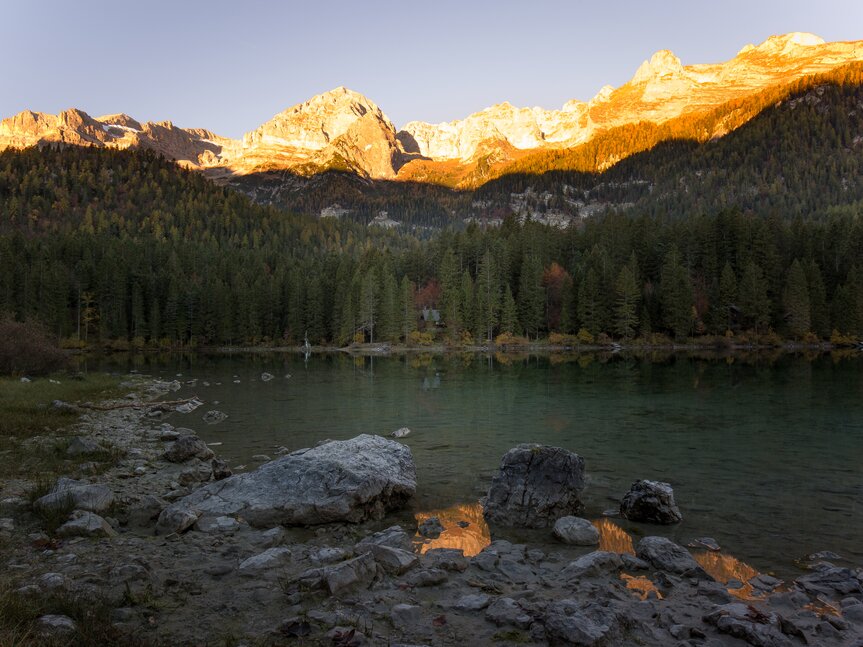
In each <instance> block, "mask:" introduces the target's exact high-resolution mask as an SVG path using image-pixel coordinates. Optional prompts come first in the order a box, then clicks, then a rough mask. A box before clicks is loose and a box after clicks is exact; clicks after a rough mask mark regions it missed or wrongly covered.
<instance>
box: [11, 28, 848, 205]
mask: <svg viewBox="0 0 863 647" xmlns="http://www.w3.org/2000/svg"><path fill="white" fill-rule="evenodd" d="M861 61H863V41H854V42H837V43H825V42H824V41H823V40H822V39H820V38H819V37H817V36H814V35H812V34H806V33H791V34H785V35H781V36H772V37H770V38H768V39H767V40H766V41H764V42H763V43H761V44H760V45H757V46H754V45H747V46H745V47H743V48H742V49H741V50H740V51H739V52H738V53H737V55H736V56H735V57H734V58H732V59H730V60H728V61H726V62H724V63H717V64H702V65H687V66H684V65H682V64H681V62H680V59H678V58H677V57H676V56H675V55H674V54H673V53H672V52H670V51H668V50H662V51H659V52H656V53H655V54H654V55H653V56H652V57H651V58H650V59H649V60H646V61H644V62H643V63H642V64H641V65H640V67H638V69H637V70H636V72H635V74H634V75H633V77H632V79H631V80H630V81H629V82H628V83H626V84H624V85H622V86H621V87H619V88H612V87H610V86H606V87H604V88H602V89H601V90H600V91H599V93H598V94H597V95H596V96H595V97H593V98H592V99H590V100H589V101H586V102H585V101H578V100H572V101H568V102H567V103H566V104H564V105H563V106H562V107H561V108H560V109H557V110H545V109H542V108H517V107H514V106H512V105H510V104H509V103H501V104H498V105H494V106H491V107H489V108H486V109H484V110H481V111H479V112H477V113H474V114H472V115H469V116H468V117H466V118H464V119H461V120H457V121H452V122H449V123H440V124H429V123H425V122H420V121H412V122H410V123H408V124H406V125H405V126H404V127H403V128H402V129H400V130H398V129H397V128H396V127H395V126H394V125H393V123H392V122H391V121H390V120H389V119H388V118H387V116H386V115H385V114H384V112H383V111H382V110H381V109H380V108H379V107H378V106H377V105H376V104H375V103H374V102H372V101H371V100H370V99H368V98H366V97H365V96H363V95H361V94H359V93H357V92H354V91H352V90H349V89H347V88H344V87H339V88H336V89H334V90H331V91H329V92H325V93H323V94H320V95H318V96H315V97H313V98H312V99H310V100H308V101H306V102H305V103H301V104H298V105H296V106H293V107H291V108H289V109H287V110H285V111H284V112H281V113H279V114H277V115H275V116H274V117H273V118H272V119H271V120H270V121H268V122H266V123H264V124H262V125H261V126H260V127H258V128H257V129H255V130H253V131H251V132H248V133H246V134H245V135H244V136H243V138H242V139H241V140H234V139H230V138H227V137H221V136H219V135H217V134H215V133H213V132H211V131H209V130H206V129H187V128H179V127H177V126H175V125H174V124H173V123H171V122H170V121H163V122H147V123H141V122H139V121H137V120H136V119H134V118H132V117H130V116H129V115H126V114H122V113H119V114H112V115H104V116H100V117H91V116H90V115H88V114H87V113H85V112H83V111H81V110H79V109H74V108H73V109H70V110H66V111H64V112H62V113H60V114H58V115H51V114H44V113H39V112H30V111H25V112H22V113H20V114H18V115H15V116H13V117H10V118H7V119H4V120H3V121H2V122H0V150H2V149H4V148H10V147H12V148H21V147H29V146H34V145H44V144H49V143H63V144H73V145H88V146H98V147H110V148H121V149H122V148H145V149H152V150H155V151H157V152H159V153H160V154H162V155H164V156H166V157H168V158H169V159H172V160H175V161H176V162H178V163H179V164H181V165H183V166H186V167H188V168H191V169H195V170H200V171H203V172H205V173H206V175H207V176H208V177H210V178H212V179H214V180H217V181H222V182H231V183H236V182H240V183H242V178H244V177H247V176H254V175H259V174H266V173H272V172H287V173H288V174H289V175H290V176H292V178H293V179H296V178H309V177H312V176H315V175H317V174H320V173H323V172H326V171H345V172H349V173H351V174H355V175H356V176H358V177H359V178H363V179H367V180H403V181H411V182H423V183H433V184H438V185H443V186H448V187H453V188H460V189H461V188H473V187H476V186H479V185H481V184H483V183H484V182H486V181H488V180H489V179H491V178H493V177H497V176H500V175H501V174H504V173H507V172H509V171H510V170H511V169H518V168H519V163H520V161H521V164H522V166H523V164H524V162H523V160H524V159H525V158H529V159H534V160H535V159H537V158H536V155H537V154H540V155H543V154H552V155H558V156H559V154H560V153H561V151H569V150H573V149H578V148H579V147H582V146H585V145H587V144H590V143H591V142H594V141H596V140H597V139H599V138H601V137H602V136H603V135H606V134H608V133H610V132H614V131H615V129H620V128H622V127H627V126H633V125H637V124H645V123H648V124H653V125H662V124H667V123H670V122H673V121H674V120H676V119H680V118H690V119H692V118H697V117H699V116H702V115H707V114H709V113H711V111H716V109H717V108H719V107H721V106H729V105H731V104H733V103H734V102H735V101H740V100H744V99H746V98H748V97H753V96H755V95H758V94H759V93H763V92H765V91H767V90H769V89H771V88H776V87H779V86H786V85H789V84H792V83H794V82H796V81H798V80H800V79H801V78H804V77H807V76H811V75H814V74H819V73H826V72H830V71H831V70H835V69H837V68H839V67H841V66H843V65H847V64H849V63H854V62H861ZM740 121H741V120H740V119H739V118H737V119H735V115H734V114H733V112H731V113H729V114H727V115H724V116H723V118H722V119H714V120H712V122H711V123H710V124H709V127H708V128H707V130H706V131H704V132H701V133H699V134H698V138H699V139H700V140H702V141H703V140H707V139H711V138H716V137H720V136H722V135H724V134H726V133H727V132H729V131H730V130H732V129H734V128H736V127H738V126H739V125H741V124H740V123H739V122H740ZM625 154H626V151H624V154H623V155H620V154H619V153H614V154H609V155H605V156H600V157H597V158H596V159H595V160H594V163H593V165H594V166H595V168H594V169H591V170H602V169H604V168H607V167H609V166H611V165H612V164H614V163H616V162H617V161H619V158H620V157H622V156H625ZM543 159H544V158H543ZM543 164H544V162H540V163H539V165H540V168H539V170H540V171H542V170H543V168H542V165H543ZM550 166H553V165H550Z"/></svg>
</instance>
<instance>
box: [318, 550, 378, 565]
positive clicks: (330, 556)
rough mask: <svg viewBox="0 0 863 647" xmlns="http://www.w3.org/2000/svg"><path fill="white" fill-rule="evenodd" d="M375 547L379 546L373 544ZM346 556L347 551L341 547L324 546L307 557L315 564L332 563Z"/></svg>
mask: <svg viewBox="0 0 863 647" xmlns="http://www.w3.org/2000/svg"><path fill="white" fill-rule="evenodd" d="M375 548H380V547H378V546H375ZM347 558H348V553H347V552H346V551H344V550H342V549H341V548H332V547H330V546H324V547H323V548H321V549H319V550H316V551H315V552H313V553H311V554H310V555H309V559H310V560H311V561H313V562H314V563H315V564H334V563H336V562H341V561H342V560H345V559H347Z"/></svg>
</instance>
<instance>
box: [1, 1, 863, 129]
mask: <svg viewBox="0 0 863 647" xmlns="http://www.w3.org/2000/svg"><path fill="white" fill-rule="evenodd" d="M791 31H805V32H812V33H815V34H817V35H819V36H821V37H822V38H824V39H825V40H828V41H834V40H859V39H863V0H835V1H831V0H817V1H813V2H802V1H800V0H784V1H781V2H779V1H772V0H771V1H765V2H761V1H758V0H723V1H722V2H717V1H715V0H714V1H711V2H707V1H696V0H688V1H682V0H681V1H670V2H644V1H643V0H638V1H634V2H614V1H612V0H609V1H606V2H596V1H592V2H577V1H574V0H573V1H570V2H566V1H563V0H559V1H556V0H523V1H521V2H512V1H509V0H488V1H476V2H471V1H469V0H459V1H453V0H435V1H429V2H422V3H420V2H411V1H410V0H402V1H401V2H399V1H385V0H364V1H359V2H358V1H356V0H354V1H351V2H326V1H321V0H318V1H315V0H304V1H300V2H290V1H285V2H275V1H270V2H265V1H263V0H242V1H226V0H209V1H206V2H204V1H197V0H195V1H192V0H189V1H186V0H173V1H172V2H165V1H162V0H158V1H153V2H136V3H126V2H123V1H122V0H111V1H110V2H107V1H98V0H74V1H71V0H66V1H65V2H59V1H55V0H41V1H39V2H30V1H22V0H0V117H7V116H11V115H13V114H15V113H18V112H20V111H21V110H25V109H30V110H36V111H41V112H52V113H56V112H59V111H61V110H63V109H66V108H69V107H73V106H74V107H77V108H81V109H82V110H84V111H86V112H88V113H90V114H91V115H93V116H98V115H101V114H107V113H114V112H126V113H128V114H130V115H132V116H133V117H135V118H136V119H139V120H140V121H147V120H152V121H156V120H165V119H170V120H172V121H173V122H174V123H175V124H177V125H179V126H184V127H202V128H209V129H210V130H213V131H215V132H216V133H218V134H220V135H225V136H230V137H239V136H240V135H242V133H243V132H246V131H249V130H252V129H254V128H256V127H257V126H259V125H260V124H261V123H263V122H264V121H266V120H268V119H270V118H271V117H272V116H273V115H274V114H276V113H278V112H280V111H282V110H284V109H285V108H287V107H289V106H292V105H294V104H296V103H300V102H302V101H305V100H306V99H308V98H310V97H311V96H313V95H315V94H319V93H321V92H324V91H326V90H330V89H332V88H334V87H337V86H340V85H344V86H347V87H349V88H351V89H353V90H356V91H357V92H361V93H363V94H365V95H366V96H368V97H369V98H370V99H371V100H372V101H374V102H375V103H377V104H378V105H379V106H380V107H381V108H382V109H383V111H384V112H385V113H386V114H387V115H388V116H389V117H390V119H392V121H393V122H394V123H395V124H396V126H397V127H400V126H403V125H404V124H405V123H406V122H408V121H412V120H422V121H430V122H433V123H436V122H439V121H449V120H452V119H458V118H462V117H465V116H467V115H468V114H470V113H472V112H476V111H477V110H481V109H482V108H485V107H487V106H489V105H492V104H495V103H499V102H501V101H509V102H510V103H512V104H515V105H517V106H537V105H538V106H542V107H544V108H559V107H560V106H561V105H563V103H565V102H566V101H568V100H569V99H580V100H588V99H590V97H592V96H593V95H594V94H596V92H597V91H598V90H599V88H600V87H602V86H603V85H605V84H610V85H614V86H618V85H621V84H622V83H625V82H626V81H627V80H628V79H629V78H630V77H631V76H632V75H633V73H634V72H635V70H636V69H637V68H638V66H639V64H640V63H641V62H642V61H643V60H644V59H646V58H649V57H650V55H651V54H652V53H653V52H654V51H656V50H659V49H670V50H672V51H673V52H674V53H675V54H677V56H679V57H680V59H681V60H682V62H683V64H684V65H688V64H692V63H715V62H720V61H724V60H727V59H729V58H732V57H733V56H734V55H735V53H736V52H737V51H738V50H739V49H740V48H741V47H743V46H744V45H746V44H747V43H756V44H757V43H759V42H761V41H763V40H764V39H766V38H767V37H768V36H770V35H772V34H780V33H786V32H791Z"/></svg>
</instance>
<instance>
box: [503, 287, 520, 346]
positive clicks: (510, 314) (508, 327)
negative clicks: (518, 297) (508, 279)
mask: <svg viewBox="0 0 863 647" xmlns="http://www.w3.org/2000/svg"><path fill="white" fill-rule="evenodd" d="M517 326H518V316H517V311H516V307H515V299H514V298H513V296H512V290H511V289H510V287H509V283H507V284H506V289H505V290H504V292H503V302H502V304H501V309H500V331H501V332H502V333H510V334H514V333H515V331H516V328H517Z"/></svg>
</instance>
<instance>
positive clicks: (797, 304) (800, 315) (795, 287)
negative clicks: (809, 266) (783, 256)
mask: <svg viewBox="0 0 863 647" xmlns="http://www.w3.org/2000/svg"><path fill="white" fill-rule="evenodd" d="M782 303H783V306H784V309H785V322H786V324H787V326H788V331H789V332H790V333H791V335H792V336H794V337H797V338H800V337H803V335H805V334H806V333H808V332H809V328H810V323H811V319H810V310H809V288H808V286H807V280H806V272H804V271H803V266H802V265H801V264H800V261H798V260H797V259H794V262H793V263H792V264H791V268H790V269H789V270H788V278H787V279H786V281H785V289H784V291H783V293H782Z"/></svg>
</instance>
